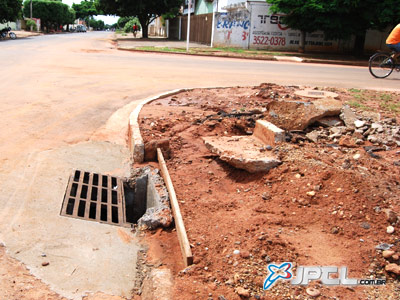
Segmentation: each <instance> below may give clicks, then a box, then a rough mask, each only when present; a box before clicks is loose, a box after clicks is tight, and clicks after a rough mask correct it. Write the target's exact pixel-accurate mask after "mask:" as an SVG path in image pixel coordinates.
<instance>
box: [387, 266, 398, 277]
mask: <svg viewBox="0 0 400 300" xmlns="http://www.w3.org/2000/svg"><path fill="white" fill-rule="evenodd" d="M385 270H386V271H387V272H391V273H394V274H396V275H400V266H399V265H397V264H388V265H386V267H385Z"/></svg>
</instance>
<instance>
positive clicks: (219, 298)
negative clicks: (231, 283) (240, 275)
mask: <svg viewBox="0 0 400 300" xmlns="http://www.w3.org/2000/svg"><path fill="white" fill-rule="evenodd" d="M218 300H226V298H225V297H224V296H222V295H221V296H218Z"/></svg>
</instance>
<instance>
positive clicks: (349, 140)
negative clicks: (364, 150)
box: [339, 135, 357, 148]
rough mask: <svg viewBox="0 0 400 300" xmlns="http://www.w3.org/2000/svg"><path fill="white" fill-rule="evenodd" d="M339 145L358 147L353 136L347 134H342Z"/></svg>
mask: <svg viewBox="0 0 400 300" xmlns="http://www.w3.org/2000/svg"><path fill="white" fill-rule="evenodd" d="M339 145H340V146H343V147H347V148H355V147H357V144H356V142H355V140H354V139H353V137H351V136H348V135H345V136H342V137H341V138H340V140H339Z"/></svg>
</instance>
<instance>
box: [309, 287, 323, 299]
mask: <svg viewBox="0 0 400 300" xmlns="http://www.w3.org/2000/svg"><path fill="white" fill-rule="evenodd" d="M306 293H307V294H308V295H310V296H311V297H318V296H319V295H321V292H320V291H319V290H317V289H316V288H312V287H309V288H307V289H306Z"/></svg>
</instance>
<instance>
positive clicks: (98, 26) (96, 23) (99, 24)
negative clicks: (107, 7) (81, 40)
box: [89, 19, 106, 30]
mask: <svg viewBox="0 0 400 300" xmlns="http://www.w3.org/2000/svg"><path fill="white" fill-rule="evenodd" d="M89 25H90V27H92V28H94V29H95V30H103V29H104V28H105V26H106V25H105V24H104V21H103V20H95V19H92V20H90V22H89Z"/></svg>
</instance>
